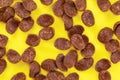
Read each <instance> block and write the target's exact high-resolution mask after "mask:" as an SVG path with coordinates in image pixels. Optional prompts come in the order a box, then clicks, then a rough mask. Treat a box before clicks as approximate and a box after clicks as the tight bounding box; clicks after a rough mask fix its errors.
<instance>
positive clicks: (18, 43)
mask: <svg viewBox="0 0 120 80" xmlns="http://www.w3.org/2000/svg"><path fill="white" fill-rule="evenodd" d="M18 1H20V0H14V3H13V4H12V6H14V4H15V2H18ZM34 1H35V2H36V4H37V9H36V10H35V11H33V12H32V13H31V16H32V18H33V19H34V21H35V24H34V27H33V28H32V29H31V30H30V31H28V32H22V31H21V30H20V29H19V28H18V29H17V31H16V32H15V33H14V34H13V35H11V34H8V33H7V32H6V28H5V23H2V22H0V34H4V35H6V36H8V37H9V40H8V44H7V46H6V49H7V51H8V50H9V49H14V50H16V51H18V52H19V54H20V55H22V53H23V51H24V50H25V49H26V48H28V47H29V46H28V45H27V44H26V43H25V41H26V38H27V36H28V34H38V33H39V31H40V30H41V29H42V27H41V26H38V25H37V23H36V20H37V18H38V17H39V16H40V15H42V14H51V15H52V16H54V20H55V22H54V24H53V25H51V27H54V29H55V36H54V37H53V38H52V39H51V40H48V41H45V40H41V41H40V44H39V45H38V46H37V47H35V50H36V52H37V54H36V58H35V60H36V61H37V62H38V63H40V64H41V63H42V61H43V60H45V59H48V58H50V59H51V58H52V59H55V58H56V56H57V55H58V54H59V53H63V54H64V55H65V54H67V52H69V51H70V50H71V49H74V48H73V47H72V48H70V49H69V50H65V51H62V50H58V49H56V48H55V47H54V41H55V40H56V39H57V38H59V37H64V38H67V39H69V38H68V36H67V31H65V30H64V24H63V21H62V19H61V18H59V17H56V16H55V15H54V13H53V11H52V5H53V3H54V2H55V1H56V0H54V2H53V3H52V4H51V5H50V6H45V5H43V4H41V2H40V0H34ZM115 1H117V0H110V2H111V3H112V4H113V3H114V2H115ZM87 9H89V10H91V11H92V12H93V14H94V17H95V25H94V26H93V27H87V26H85V25H84V24H83V23H82V21H81V14H82V13H83V12H78V14H77V16H75V17H74V18H73V20H74V25H77V24H80V25H82V26H84V29H85V31H84V33H83V34H85V35H87V36H88V37H89V40H90V42H91V43H93V44H94V45H95V54H94V56H93V58H94V65H93V66H92V67H91V68H90V69H88V70H86V71H77V70H76V69H75V68H71V69H69V70H68V72H64V74H65V76H67V75H68V74H69V73H72V72H77V73H78V74H79V76H80V80H98V72H96V71H95V64H96V62H97V61H98V60H100V59H102V58H107V59H109V60H110V54H111V53H109V52H107V51H106V50H105V47H104V45H103V44H102V43H100V42H99V41H98V40H97V35H98V32H99V31H100V30H101V29H102V28H104V27H110V28H113V25H114V23H115V22H117V21H120V16H116V15H114V14H113V13H112V12H111V11H110V10H109V11H107V12H102V11H100V9H99V8H98V6H97V0H87ZM16 17H17V18H18V16H16ZM113 38H114V39H117V38H116V37H115V36H114V37H113ZM78 55H79V59H81V58H82V56H81V55H80V51H78ZM3 58H4V59H5V60H6V61H7V68H6V69H5V71H4V72H3V73H2V74H1V75H0V80H10V79H11V77H12V76H13V75H14V74H16V73H18V72H24V73H25V75H26V76H27V79H26V80H33V79H32V78H30V77H29V64H27V63H24V62H23V61H20V62H19V63H17V64H12V63H10V62H9V61H8V60H7V58H6V56H4V57H3ZM108 71H109V72H110V73H111V77H112V80H120V76H119V74H120V62H119V63H117V64H112V66H111V68H110V69H108ZM40 73H42V74H44V75H46V74H47V72H46V71H44V70H43V69H41V72H40Z"/></svg>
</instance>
